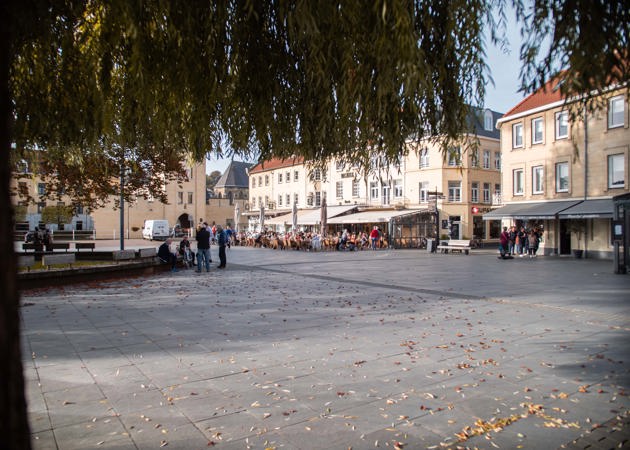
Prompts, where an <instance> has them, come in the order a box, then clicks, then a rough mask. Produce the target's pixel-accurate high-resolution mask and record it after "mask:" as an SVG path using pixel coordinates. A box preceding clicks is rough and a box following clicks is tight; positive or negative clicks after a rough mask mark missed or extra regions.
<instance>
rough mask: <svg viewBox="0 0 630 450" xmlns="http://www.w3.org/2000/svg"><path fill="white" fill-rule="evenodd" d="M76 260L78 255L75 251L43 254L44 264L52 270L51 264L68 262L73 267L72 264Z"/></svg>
mask: <svg viewBox="0 0 630 450" xmlns="http://www.w3.org/2000/svg"><path fill="white" fill-rule="evenodd" d="M75 262H76V256H75V254H74V253H65V254H62V255H50V254H48V255H44V256H42V265H43V266H46V268H47V269H49V270H50V266H52V265H54V264H68V265H69V266H70V267H72V264H74V263H75Z"/></svg>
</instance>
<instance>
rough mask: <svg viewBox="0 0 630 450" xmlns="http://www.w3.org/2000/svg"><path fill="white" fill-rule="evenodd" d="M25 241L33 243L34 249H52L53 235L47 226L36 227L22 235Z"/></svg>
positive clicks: (48, 250)
mask: <svg viewBox="0 0 630 450" xmlns="http://www.w3.org/2000/svg"><path fill="white" fill-rule="evenodd" d="M24 242H25V243H31V242H32V243H33V244H35V250H36V251H42V250H44V249H45V250H46V251H47V252H50V251H52V243H53V237H52V234H51V233H50V230H49V229H48V228H40V227H38V228H36V229H34V230H33V231H29V232H27V233H26V235H25V236H24Z"/></svg>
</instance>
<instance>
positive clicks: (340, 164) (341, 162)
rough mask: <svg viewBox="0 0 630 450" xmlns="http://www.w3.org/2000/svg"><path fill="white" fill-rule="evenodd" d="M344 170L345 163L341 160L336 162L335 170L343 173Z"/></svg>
mask: <svg viewBox="0 0 630 450" xmlns="http://www.w3.org/2000/svg"><path fill="white" fill-rule="evenodd" d="M343 168H344V164H343V161H340V160H337V161H335V169H336V170H337V172H341V171H342V170H343Z"/></svg>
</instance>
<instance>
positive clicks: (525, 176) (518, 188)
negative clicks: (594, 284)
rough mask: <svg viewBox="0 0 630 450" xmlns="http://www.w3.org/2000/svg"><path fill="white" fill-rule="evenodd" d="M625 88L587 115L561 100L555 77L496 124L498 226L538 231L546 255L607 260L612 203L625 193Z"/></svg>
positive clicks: (628, 137) (629, 138) (629, 136)
mask: <svg viewBox="0 0 630 450" xmlns="http://www.w3.org/2000/svg"><path fill="white" fill-rule="evenodd" d="M627 94H628V90H627V87H620V86H618V87H616V88H615V87H613V88H611V89H609V90H608V92H607V93H606V94H604V95H603V96H602V97H601V98H600V100H601V102H602V104H603V105H605V106H604V108H603V109H600V110H597V111H594V112H591V111H588V110H586V109H585V108H584V106H583V103H582V102H581V100H580V99H573V100H570V101H566V100H565V99H564V98H562V97H561V94H560V91H559V89H558V79H553V80H551V81H550V82H548V83H547V84H546V85H545V86H543V87H542V88H541V89H539V90H538V91H537V92H535V93H533V94H531V95H530V96H529V97H527V98H525V99H524V100H523V101H522V102H521V103H519V104H518V105H516V106H515V107H514V108H513V109H512V110H510V111H509V112H508V113H506V114H505V116H504V117H502V118H501V119H500V120H499V122H498V125H497V126H498V127H499V129H500V132H501V154H502V160H503V174H502V178H503V181H502V184H503V187H504V188H503V200H504V205H505V206H503V207H502V208H499V209H497V210H496V211H492V212H491V213H489V214H487V215H486V216H485V218H487V219H492V220H496V219H500V220H502V223H503V225H504V226H508V225H517V226H520V225H524V226H526V227H538V228H539V229H541V230H543V231H544V232H543V241H542V243H541V248H542V251H543V252H544V253H545V254H560V255H565V254H566V255H568V254H571V253H572V251H573V250H580V251H581V252H580V253H584V254H585V255H586V256H588V257H593V258H611V257H612V256H611V255H612V239H611V219H612V217H613V203H612V198H613V197H615V196H618V195H622V194H625V193H628V192H630V191H629V190H628V161H629V146H630V130H629V129H628V101H627V98H628V96H627Z"/></svg>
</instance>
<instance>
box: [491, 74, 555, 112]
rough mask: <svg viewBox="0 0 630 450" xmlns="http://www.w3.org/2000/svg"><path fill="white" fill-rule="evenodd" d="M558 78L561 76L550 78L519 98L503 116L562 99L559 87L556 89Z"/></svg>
mask: <svg viewBox="0 0 630 450" xmlns="http://www.w3.org/2000/svg"><path fill="white" fill-rule="evenodd" d="M560 80H561V78H560V77H559V76H558V77H554V78H552V79H551V80H549V81H548V82H547V83H545V85H544V86H542V87H541V88H540V89H538V90H537V91H536V92H534V93H533V94H531V95H529V96H528V97H525V98H524V99H523V100H521V102H520V103H519V104H518V105H516V106H515V107H514V108H512V109H510V110H509V111H508V112H506V113H505V115H504V116H503V117H509V116H513V115H515V114H519V113H522V112H525V111H529V110H531V109H535V108H540V107H541V106H545V105H549V104H551V103H555V102H559V101H561V100H563V97H562V93H561V92H560V89H558V83H559V82H560Z"/></svg>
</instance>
